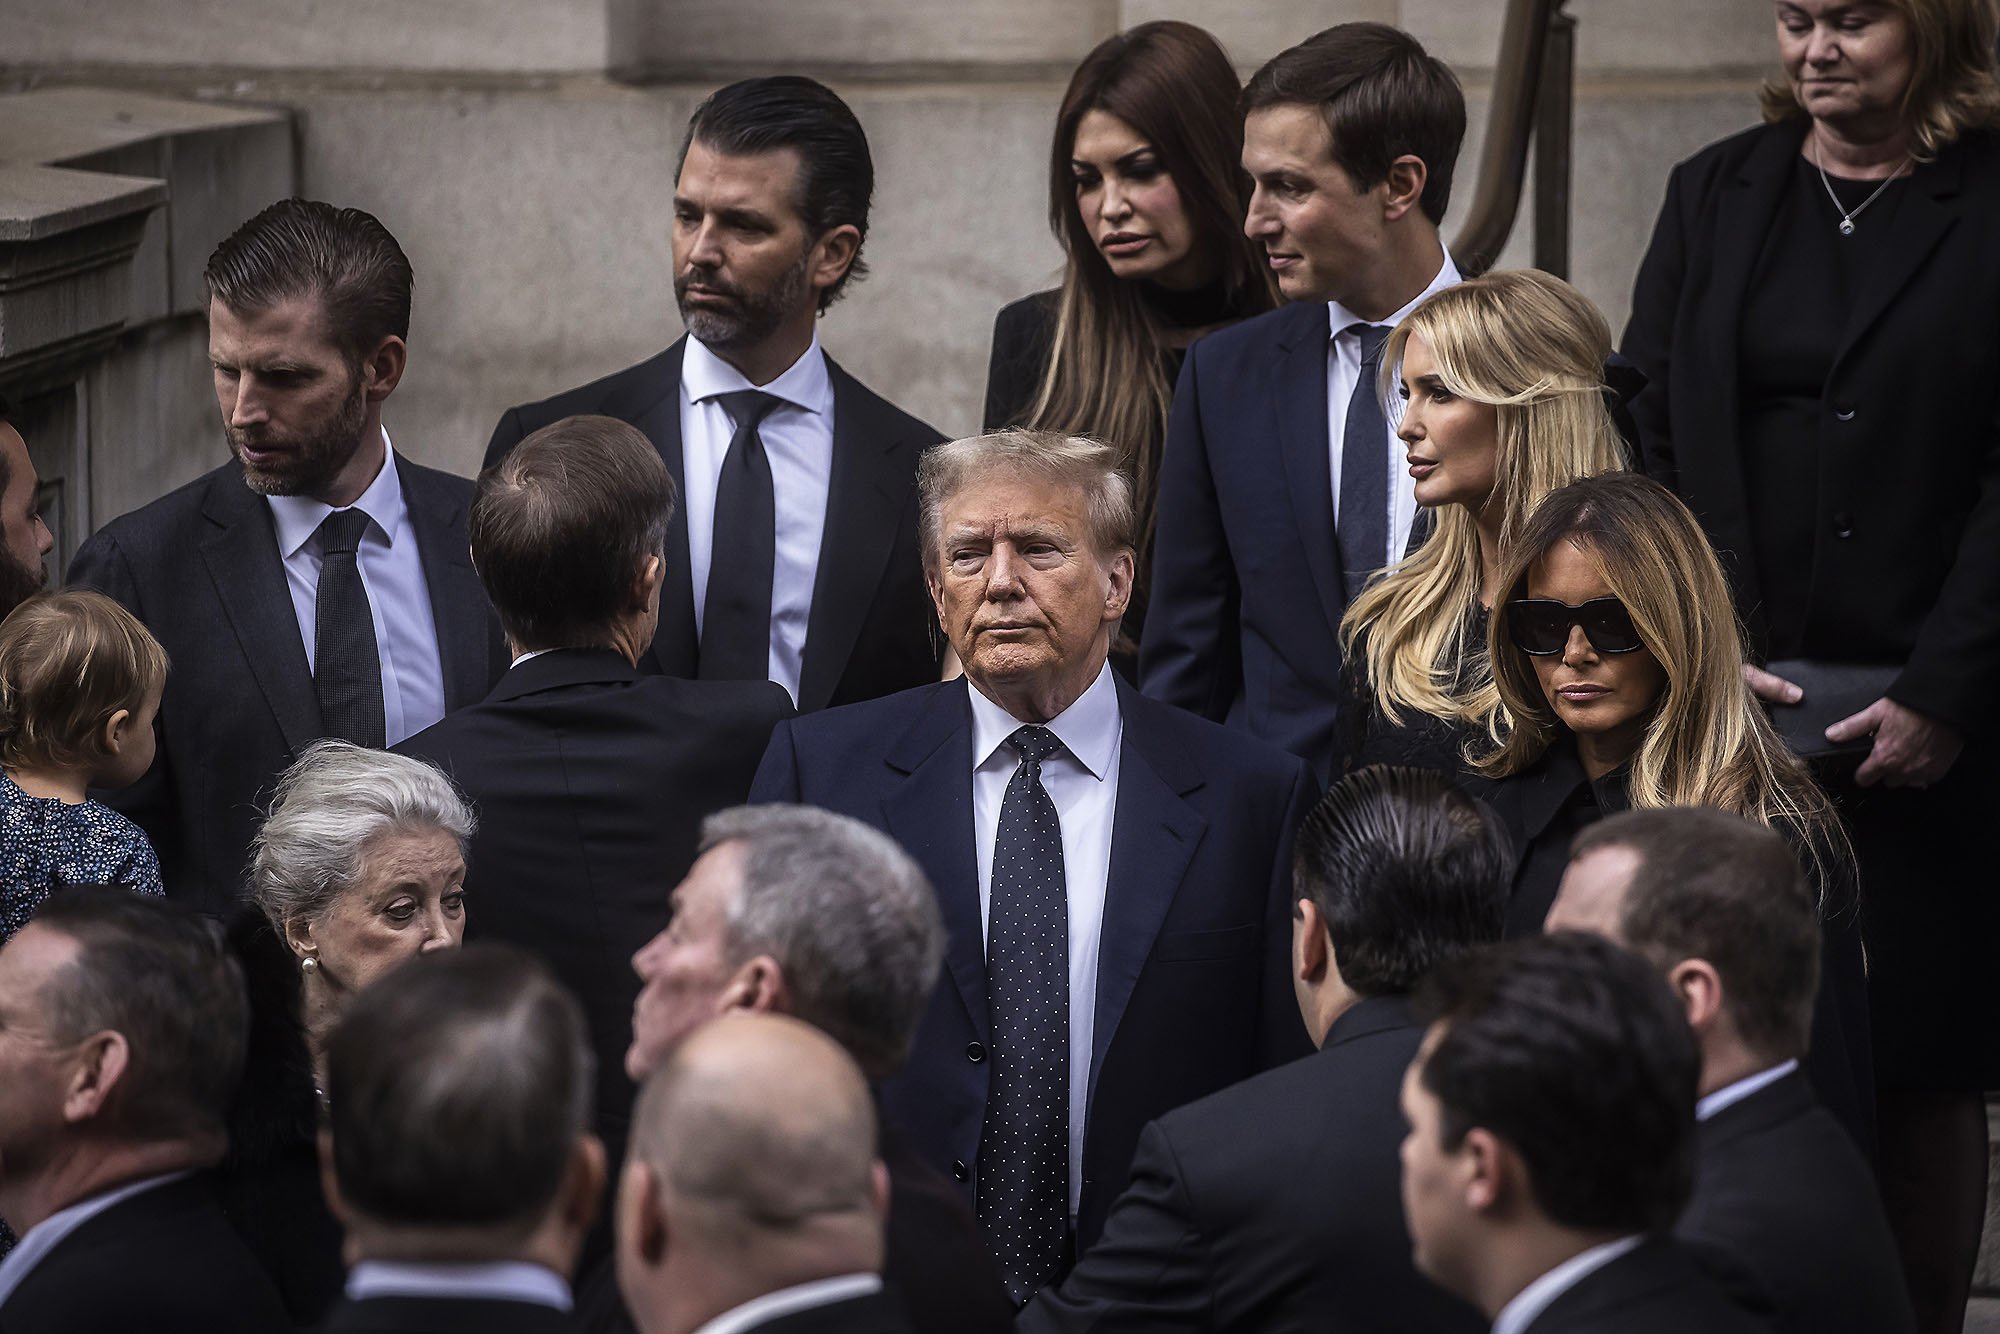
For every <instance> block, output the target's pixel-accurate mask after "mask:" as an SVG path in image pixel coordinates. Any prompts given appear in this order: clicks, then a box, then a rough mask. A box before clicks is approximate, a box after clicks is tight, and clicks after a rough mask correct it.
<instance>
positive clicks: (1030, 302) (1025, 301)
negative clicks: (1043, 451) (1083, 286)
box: [979, 287, 1062, 431]
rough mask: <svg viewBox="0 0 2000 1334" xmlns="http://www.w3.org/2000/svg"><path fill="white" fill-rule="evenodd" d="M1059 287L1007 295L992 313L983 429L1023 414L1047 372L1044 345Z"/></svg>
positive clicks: (1051, 337) (1050, 338) (1048, 342)
mask: <svg viewBox="0 0 2000 1334" xmlns="http://www.w3.org/2000/svg"><path fill="white" fill-rule="evenodd" d="M1061 306H1062V289H1061V288H1060V287H1052V288H1050V289H1049V290H1048V291H1046V292H1036V293H1034V294H1033V295H1031V296H1024V297H1022V298H1021V299H1020V300H1019V301H1010V302H1008V303H1007V304H1006V305H1005V306H1002V307H1001V308H1000V313H999V314H998V315H996V316H994V317H993V350H992V353H991V355H990V356H989V358H988V360H987V363H986V408H985V411H983V412H982V413H981V414H980V418H979V425H980V429H981V430H983V431H997V430H999V429H1000V428H1001V427H1003V426H1013V425H1016V424H1018V423H1019V422H1020V420H1021V419H1022V418H1023V417H1025V416H1026V415H1027V412H1028V409H1029V408H1031V407H1033V406H1034V404H1035V395H1036V393H1037V392H1038V391H1039V390H1040V389H1041V387H1042V376H1044V375H1045V374H1047V373H1048V368H1049V348H1050V347H1051V346H1052V345H1053V344H1054V342H1055V334H1056V312H1057V311H1058V310H1059V309H1061Z"/></svg>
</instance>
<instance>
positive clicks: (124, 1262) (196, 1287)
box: [0, 1172, 292, 1334]
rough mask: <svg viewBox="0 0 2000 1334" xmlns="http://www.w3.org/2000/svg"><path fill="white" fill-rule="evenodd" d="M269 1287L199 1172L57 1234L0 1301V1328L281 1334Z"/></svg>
mask: <svg viewBox="0 0 2000 1334" xmlns="http://www.w3.org/2000/svg"><path fill="white" fill-rule="evenodd" d="M291 1328H292V1322H291V1320H290V1318H289V1317H288V1316H287V1315H286V1314H285V1308H284V1306H283V1304H281V1303H280V1302H279V1300H278V1294H277V1293H276V1292H274V1291H272V1289H271V1284H270V1281H269V1280H268V1279H266V1278H265V1277H264V1273H263V1271H262V1270H261V1269H259V1268H258V1266H257V1262H256V1261H255V1260H254V1259H252V1258H251V1256H250V1253H249V1252H248V1251H246V1250H245V1249H244V1248H243V1243H242V1242H241V1241H240V1240H238V1239H237V1236H236V1233H235V1231H234V1230H233V1229H231V1227H230V1226H229V1223H228V1222H227V1220H225V1219H224V1218H223V1216H222V1210H221V1209H220V1208H218V1207H217V1205H216V1201H215V1183H214V1180H213V1179H212V1178H211V1176H210V1175H209V1174H208V1173H206V1172H197V1173H195V1174H194V1175H193V1176H190V1177H183V1178H182V1179H181V1180H179V1181H171V1182H168V1183H166V1184H165V1185H161V1186H154V1187H152V1188H151V1189H148V1190H143V1191H140V1192H139V1193H138V1194H137V1195H134V1196H132V1197H131V1198H130V1199H127V1200H124V1201H121V1202H120V1203H118V1204H114V1205H112V1206H111V1207H110V1208H109V1209H106V1210H104V1211H103V1212H102V1213H100V1214H98V1215H97V1216H96V1217H94V1218H91V1219H89V1220H88V1221H86V1222H85V1223H84V1224H83V1225H82V1226H81V1227H79V1228H77V1229H76V1231H74V1232H72V1233H70V1234H69V1235H68V1236H67V1237H64V1238H63V1239H62V1241H60V1242H58V1243H57V1244H56V1247H55V1249H54V1250H52V1251H50V1252H49V1253H48V1254H47V1255H45V1256H43V1257H42V1259H41V1263H39V1264H37V1265H36V1266H35V1267H34V1268H33V1269H32V1270H30V1271H29V1272H28V1275H27V1277H26V1278H24V1279H22V1280H21V1283H20V1286H19V1287H17V1288H15V1289H14V1292H13V1295H11V1296H10V1297H8V1298H7V1300H6V1301H5V1303H0V1334H132V1331H135V1330H145V1331H146V1332H147V1334H285V1331H288V1330H290V1329H291Z"/></svg>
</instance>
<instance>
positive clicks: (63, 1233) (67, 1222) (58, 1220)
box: [0, 1169, 194, 1307]
mask: <svg viewBox="0 0 2000 1334" xmlns="http://www.w3.org/2000/svg"><path fill="white" fill-rule="evenodd" d="M193 1174H194V1173H193V1170H192V1169H189V1170H187V1171H181V1172H164V1173H161V1174H160V1175H158V1176H150V1177H141V1178H140V1179H139V1180H137V1181H128V1182H126V1183H125V1184H124V1185H122V1186H114V1187H112V1188H111V1189H110V1190H107V1191H101V1192H99V1193H98V1194H96V1195H92V1196H90V1197H89V1198H88V1199H83V1200H78V1201H77V1202H76V1203H75V1204H72V1205H70V1206H69V1207H67V1208H64V1209H58V1210H56V1211H55V1212H54V1213H52V1214H50V1215H49V1216H48V1217H47V1218H44V1219H43V1220H42V1221H41V1222H39V1223H37V1224H35V1225H34V1226H33V1227H31V1228H29V1229H28V1231H27V1233H26V1234H25V1235H24V1236H23V1237H22V1238H21V1239H20V1241H18V1242H16V1243H15V1245H14V1249H13V1250H11V1251H9V1252H8V1253H7V1254H6V1255H5V1256H4V1257H0V1307H4V1306H6V1304H7V1299H8V1298H9V1297H12V1296H13V1295H14V1289H16V1288H18V1287H20V1286H21V1280H22V1279H24V1278H26V1277H27V1276H28V1274H29V1273H30V1272H31V1271H32V1270H33V1269H34V1267H35V1266H36V1265H38V1264H40V1263H41V1262H42V1260H43V1259H44V1258H45V1257H46V1256H47V1255H48V1253H49V1252H50V1251H52V1250H54V1249H55V1248H56V1247H58V1246H60V1245H62V1243H63V1241H64V1240H65V1239H66V1238H67V1237H68V1236H69V1234H70V1233H72V1232H74V1231H76V1230H77V1229H78V1228H80V1227H82V1226H83V1225H84V1224H85V1223H88V1222H89V1221H90V1220H91V1219H93V1218H95V1217H97V1215H99V1214H101V1213H103V1212H104V1211H105V1210H107V1209H110V1208H113V1207H115V1206H117V1205H120V1204H123V1203H124V1202H125V1201H127V1200H129V1199H131V1198H132V1197H133V1196H134V1195H137V1194H138V1193H139V1192H140V1191H144V1190H151V1189H153V1187H155V1186H164V1185H166V1184H167V1183H168V1182H170V1181H179V1180H180V1179H181V1178H182V1177H185V1176H192V1175H193Z"/></svg>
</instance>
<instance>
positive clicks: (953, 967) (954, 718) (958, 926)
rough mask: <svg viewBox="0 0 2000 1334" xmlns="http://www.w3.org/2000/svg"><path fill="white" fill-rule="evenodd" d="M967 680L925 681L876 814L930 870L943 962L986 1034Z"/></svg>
mask: <svg viewBox="0 0 2000 1334" xmlns="http://www.w3.org/2000/svg"><path fill="white" fill-rule="evenodd" d="M967 688H968V687H967V686H966V684H965V682H964V680H963V679H960V680H957V681H951V682H946V683H945V684H942V685H936V686H930V687H927V688H926V697H925V699H924V701H923V705H922V709H921V711H920V712H919V713H918V715H917V717H916V720H915V721H914V722H912V723H911V725H910V728H909V730H908V731H907V732H905V733H904V734H903V735H902V736H901V737H900V738H899V739H898V740H897V741H896V743H895V744H894V745H893V746H891V747H890V750H889V754H888V759H887V763H888V765H889V767H890V768H891V769H893V770H895V771H896V772H897V773H900V774H902V775H903V782H902V784H901V786H899V787H898V788H897V789H896V790H895V792H894V794H893V795H892V796H890V797H888V798H887V799H885V800H884V801H883V803H882V815H883V818H884V819H885V820H886V821H887V823H888V827H889V832H890V833H891V834H893V835H894V836H895V838H896V841H897V842H899V843H901V844H902V845H903V847H904V848H906V849H907V850H908V851H909V853H910V855H911V856H912V857H915V858H916V859H917V864H918V865H920V866H922V867H923V868H924V873H925V874H926V875H928V876H929V877H930V878H931V885H932V886H933V887H934V888H935V889H936V892H937V899H938V910H939V912H940V913H941V914H942V915H943V917H944V929H945V938H946V946H945V967H946V969H947V970H949V971H950V973H951V976H952V980H953V981H954V982H955V983H956V984H957V986H958V994H959V998H960V999H961V1000H963V1001H964V1003H965V1012H966V1014H967V1016H968V1017H970V1019H971V1020H972V1027H973V1029H974V1031H976V1032H977V1033H978V1034H979V1035H980V1037H982V1038H987V1039H989V1040H990V1038H991V1021H990V1020H989V1018H988V1016H987V1011H986V931H985V928H984V926H983V925H982V923H981V920H980V913H979V861H978V858H977V856H976V855H975V853H974V851H973V845H972V840H973V828H972V707H971V705H970V704H969V703H968V702H967V700H966V696H965V692H966V690H967ZM1116 855H1117V854H1116V853H1115V851H1114V853H1113V857H1114V858H1115V857H1116Z"/></svg>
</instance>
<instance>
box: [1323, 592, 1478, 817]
mask: <svg viewBox="0 0 2000 1334" xmlns="http://www.w3.org/2000/svg"><path fill="white" fill-rule="evenodd" d="M1489 615H1490V613H1489V612H1488V611H1487V609H1486V608H1484V607H1479V608H1476V609H1475V610H1474V612H1473V614H1472V616H1471V621H1470V624H1469V625H1468V626H1467V627H1466V639H1465V642H1466V644H1467V645H1468V646H1470V647H1471V649H1472V651H1473V652H1474V653H1476V654H1477V655H1478V657H1479V658H1481V659H1484V658H1485V656H1486V648H1485V645H1486V621H1487V618H1488V616H1489ZM1465 675H1466V673H1465V672H1464V670H1463V669H1461V670H1460V673H1459V677H1460V680H1461V681H1463V679H1464V678H1465ZM1483 740H1484V733H1483V732H1482V731H1481V730H1480V729H1478V728H1476V727H1472V726H1469V725H1467V724H1465V723H1462V722H1459V721H1457V720H1455V719H1449V718H1438V717H1434V716H1432V715H1431V714H1428V713H1418V712H1417V711H1415V710H1414V709H1404V710H1402V721H1401V722H1397V723H1392V722H1390V721H1389V719H1388V717H1387V715H1385V714H1384V713H1383V712H1382V706H1381V705H1380V704H1379V703H1378V702H1377V700H1376V695H1375V689H1374V687H1373V686H1372V685H1371V684H1370V682H1369V680H1368V637H1367V634H1366V632H1364V633H1363V634H1362V636H1361V637H1360V638H1359V639H1358V640H1356V641H1355V645H1354V652H1353V653H1351V654H1349V655H1348V656H1347V657H1345V658H1344V659H1342V660H1341V664H1340V712H1339V713H1337V714H1336V715H1335V716H1334V735H1333V742H1334V756H1333V765H1334V767H1333V772H1334V774H1335V776H1336V777H1345V776H1346V775H1348V774H1351V773H1353V772H1354V771H1355V770H1356V769H1359V768H1362V767H1363V766H1365V765H1370V764H1396V765H1405V766H1408V767H1410V768H1415V769H1433V770H1436V771H1437V772H1438V773H1441V774H1446V775H1449V776H1450V777H1451V778H1452V779H1453V780H1454V781H1455V782H1457V783H1458V784H1459V785H1460V786H1462V787H1464V788H1465V789H1466V790H1467V791H1468V792H1471V793H1473V794H1474V795H1475V796H1478V795H1483V794H1484V792H1485V790H1486V789H1487V788H1488V787H1489V786H1490V782H1489V780H1487V779H1485V778H1482V777H1480V776H1479V775H1478V774H1475V773H1473V772H1472V771H1471V770H1470V769H1468V768H1467V767H1466V763H1465V753H1466V747H1467V746H1468V744H1470V745H1473V746H1475V747H1477V746H1478V745H1479V744H1480V743H1482V742H1483Z"/></svg>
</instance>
